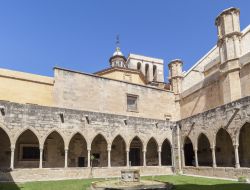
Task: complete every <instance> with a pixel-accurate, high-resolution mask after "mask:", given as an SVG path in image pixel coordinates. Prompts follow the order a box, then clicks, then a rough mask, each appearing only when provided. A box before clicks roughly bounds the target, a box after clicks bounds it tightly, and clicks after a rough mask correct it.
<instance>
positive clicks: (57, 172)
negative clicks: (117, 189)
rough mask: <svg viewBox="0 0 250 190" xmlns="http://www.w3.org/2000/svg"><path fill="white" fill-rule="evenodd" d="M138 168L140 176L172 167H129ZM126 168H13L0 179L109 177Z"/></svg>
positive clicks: (32, 179)
mask: <svg viewBox="0 0 250 190" xmlns="http://www.w3.org/2000/svg"><path fill="white" fill-rule="evenodd" d="M131 168H132V169H139V170H140V174H141V176H152V175H155V176H157V175H171V174H173V172H172V167H167V166H162V167H155V166H151V167H150V166H147V167H131ZM122 169H128V168H127V167H113V168H93V169H91V168H67V169H64V168H56V169H22V170H13V171H11V172H1V171H0V181H15V182H27V181H51V180H65V179H84V178H92V177H93V178H107V177H108V178H111V177H120V176H121V170H122Z"/></svg>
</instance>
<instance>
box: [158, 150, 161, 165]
mask: <svg viewBox="0 0 250 190" xmlns="http://www.w3.org/2000/svg"><path fill="white" fill-rule="evenodd" d="M158 162H159V163H158V166H161V146H159V147H158Z"/></svg>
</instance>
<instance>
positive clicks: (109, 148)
mask: <svg viewBox="0 0 250 190" xmlns="http://www.w3.org/2000/svg"><path fill="white" fill-rule="evenodd" d="M107 151H108V167H111V156H110V153H111V146H110V145H108V148H107Z"/></svg>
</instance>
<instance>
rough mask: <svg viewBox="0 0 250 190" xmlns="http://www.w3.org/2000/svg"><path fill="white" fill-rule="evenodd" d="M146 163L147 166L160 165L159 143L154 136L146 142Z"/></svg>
mask: <svg viewBox="0 0 250 190" xmlns="http://www.w3.org/2000/svg"><path fill="white" fill-rule="evenodd" d="M146 146H147V148H146V150H147V152H146V165H147V166H157V165H159V158H158V147H159V146H158V143H157V141H156V140H155V138H154V137H151V138H150V139H149V140H148V141H147V144H146Z"/></svg>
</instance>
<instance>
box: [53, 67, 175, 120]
mask: <svg viewBox="0 0 250 190" xmlns="http://www.w3.org/2000/svg"><path fill="white" fill-rule="evenodd" d="M127 94H133V95H136V96H138V103H137V105H138V110H137V111H134V112H130V111H128V110H127ZM54 98H55V104H56V106H57V107H65V108H69V107H70V108H72V109H81V110H89V111H96V112H102V113H113V114H121V115H128V116H135V117H146V118H155V119H165V117H166V115H170V116H171V119H172V120H176V119H177V118H178V115H179V113H178V112H177V111H176V109H177V108H176V105H175V104H174V99H175V97H174V94H173V92H170V91H166V90H161V89H157V88H154V87H147V86H142V85H135V84H131V83H126V82H121V81H116V80H112V79H107V78H102V77H97V76H93V75H88V74H83V73H78V72H73V71H69V70H63V69H58V68H56V69H55V84H54Z"/></svg>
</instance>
